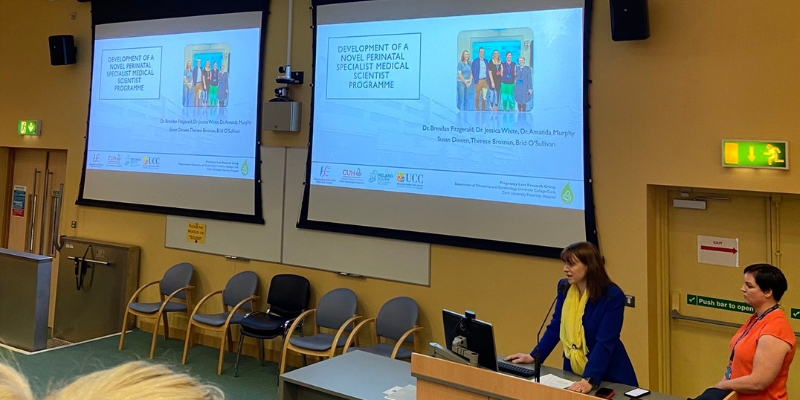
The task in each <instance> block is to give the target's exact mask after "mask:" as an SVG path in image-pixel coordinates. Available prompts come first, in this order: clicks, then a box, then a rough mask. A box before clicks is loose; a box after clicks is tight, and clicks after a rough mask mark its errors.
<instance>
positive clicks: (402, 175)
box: [397, 172, 406, 183]
mask: <svg viewBox="0 0 800 400" xmlns="http://www.w3.org/2000/svg"><path fill="white" fill-rule="evenodd" d="M405 181H406V174H405V173H403V172H398V173H397V183H403V182H405Z"/></svg>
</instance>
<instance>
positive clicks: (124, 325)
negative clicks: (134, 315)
mask: <svg viewBox="0 0 800 400" xmlns="http://www.w3.org/2000/svg"><path fill="white" fill-rule="evenodd" d="M128 315H130V313H128V310H125V316H124V317H123V318H122V332H121V333H120V335H119V349H120V350H122V345H124V344H125V331H127V330H128Z"/></svg>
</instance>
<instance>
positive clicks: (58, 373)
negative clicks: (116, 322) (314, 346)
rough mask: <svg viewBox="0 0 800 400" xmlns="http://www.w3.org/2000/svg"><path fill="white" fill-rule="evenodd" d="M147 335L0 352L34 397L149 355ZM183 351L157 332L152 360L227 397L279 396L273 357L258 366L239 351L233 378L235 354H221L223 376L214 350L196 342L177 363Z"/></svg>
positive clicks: (236, 399) (180, 344) (180, 343)
mask: <svg viewBox="0 0 800 400" xmlns="http://www.w3.org/2000/svg"><path fill="white" fill-rule="evenodd" d="M151 338H152V335H151V334H150V333H147V332H143V331H139V330H134V331H133V332H130V333H128V334H126V335H125V349H124V350H122V351H119V350H117V346H118V345H119V336H118V335H117V336H112V337H108V338H105V339H100V340H96V341H93V342H87V343H81V344H78V345H74V346H70V347H64V348H57V349H55V350H51V351H47V352H44V353H40V354H33V355H23V354H19V353H14V352H11V351H8V350H5V349H2V348H0V357H2V359H3V360H5V362H7V363H9V364H11V365H15V366H17V367H18V369H19V370H20V371H22V373H23V374H25V376H27V377H28V380H29V381H30V382H31V387H32V388H33V390H34V392H35V393H36V395H37V397H39V398H41V397H42V395H43V394H44V393H45V392H46V391H47V390H48V388H53V387H60V386H63V385H64V384H65V383H68V382H70V381H71V380H72V378H75V377H77V376H81V375H85V374H87V373H90V372H93V371H97V370H101V369H105V368H109V367H113V366H116V365H119V364H122V363H124V362H127V361H134V360H148V355H149V353H150V340H151ZM251 340H252V339H251ZM182 355H183V340H179V339H173V338H170V340H168V341H164V337H163V336H159V338H158V342H157V343H156V353H155V357H154V359H153V360H152V361H153V362H157V363H161V364H166V365H168V366H170V367H171V368H173V369H174V370H176V371H180V372H185V373H188V374H190V375H192V376H194V377H195V378H197V379H199V380H200V381H202V382H205V383H210V384H212V385H215V386H217V387H219V388H221V389H222V390H223V391H224V392H225V395H226V398H228V399H231V400H249V399H277V398H278V386H277V382H278V365H277V364H275V363H273V362H266V363H265V365H264V366H263V367H262V366H261V365H259V363H258V360H257V359H255V358H253V357H248V356H245V355H242V357H241V360H240V361H239V376H238V377H234V376H233V363H234V361H235V360H236V353H226V355H225V364H224V365H223V371H222V375H217V357H218V356H219V349H212V348H210V347H205V346H201V345H196V346H195V347H193V348H191V349H189V357H188V359H187V361H186V365H181V356H182Z"/></svg>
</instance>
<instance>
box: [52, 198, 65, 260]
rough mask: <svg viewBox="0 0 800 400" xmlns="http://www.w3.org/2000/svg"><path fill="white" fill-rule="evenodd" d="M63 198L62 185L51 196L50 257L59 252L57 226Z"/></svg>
mask: <svg viewBox="0 0 800 400" xmlns="http://www.w3.org/2000/svg"><path fill="white" fill-rule="evenodd" d="M62 196H64V184H63V183H62V184H60V185H58V195H57V196H56V195H55V194H54V195H53V222H52V223H50V227H51V230H50V232H51V233H52V235H50V243H52V246H50V255H51V256H53V255H55V253H56V251H61V240H60V238H59V236H58V231H59V226H60V225H61V197H62Z"/></svg>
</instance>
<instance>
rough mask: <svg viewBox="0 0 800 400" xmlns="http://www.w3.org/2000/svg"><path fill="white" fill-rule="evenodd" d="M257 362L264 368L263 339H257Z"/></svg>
mask: <svg viewBox="0 0 800 400" xmlns="http://www.w3.org/2000/svg"><path fill="white" fill-rule="evenodd" d="M258 361H259V362H260V363H261V366H262V367H263V366H264V339H258Z"/></svg>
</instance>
